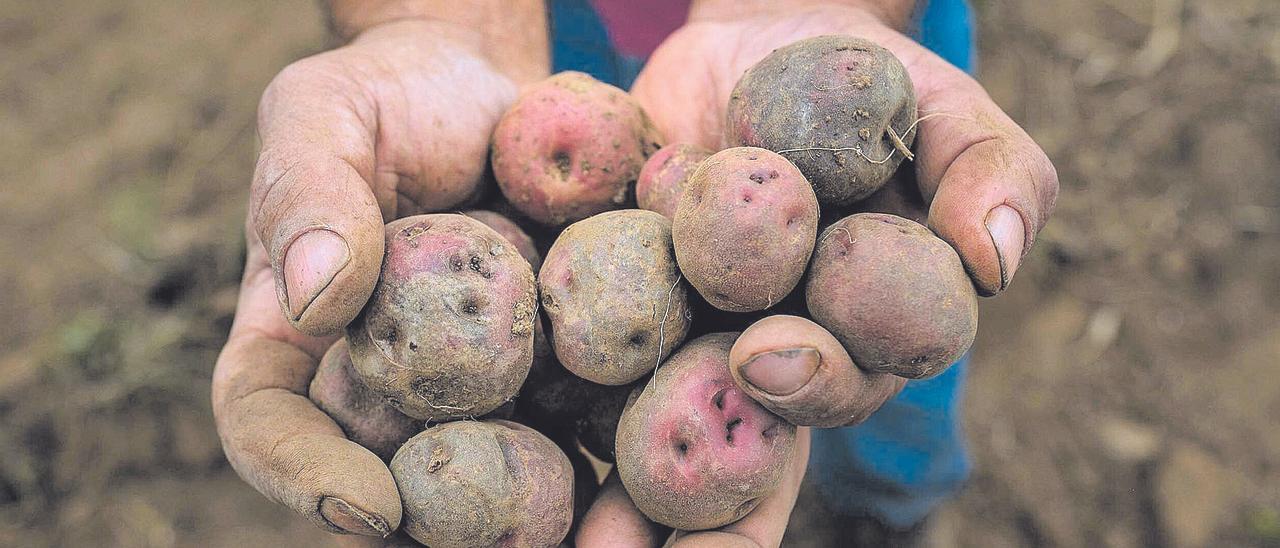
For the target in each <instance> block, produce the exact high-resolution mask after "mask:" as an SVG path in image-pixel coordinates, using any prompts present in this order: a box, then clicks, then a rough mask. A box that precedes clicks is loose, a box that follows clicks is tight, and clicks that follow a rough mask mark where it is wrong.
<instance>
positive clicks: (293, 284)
mask: <svg viewBox="0 0 1280 548" xmlns="http://www.w3.org/2000/svg"><path fill="white" fill-rule="evenodd" d="M349 257H350V250H348V249H347V242H346V240H343V239H342V237H341V236H339V235H337V234H335V233H334V232H333V231H330V230H325V229H315V230H312V231H310V232H307V233H304V234H303V235H301V236H298V238H297V239H295V240H294V241H293V243H292V244H290V245H289V249H288V251H286V252H285V256H284V287H285V297H286V298H287V299H288V302H289V314H290V315H291V316H292V317H293V319H295V320H296V319H298V318H300V317H302V313H303V312H306V310H307V307H308V306H311V301H314V300H315V299H316V296H318V295H320V292H321V291H324V288H325V287H328V286H329V282H332V281H333V277H334V276H337V275H338V272H339V271H341V270H342V267H344V266H346V265H347V260H348V259H349Z"/></svg>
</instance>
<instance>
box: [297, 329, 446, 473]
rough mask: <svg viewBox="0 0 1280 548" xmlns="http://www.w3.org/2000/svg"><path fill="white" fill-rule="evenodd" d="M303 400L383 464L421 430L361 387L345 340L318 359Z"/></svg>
mask: <svg viewBox="0 0 1280 548" xmlns="http://www.w3.org/2000/svg"><path fill="white" fill-rule="evenodd" d="M307 397H309V398H311V401H312V402H314V403H315V404H316V407H319V408H320V410H321V411H324V412H325V413H326V414H328V415H329V417H330V418H332V419H333V421H334V422H336V423H338V426H340V427H342V431H343V432H344V433H346V434H347V438H349V439H351V441H354V442H356V443H358V444H360V445H362V446H364V447H365V448H366V449H368V450H370V451H373V453H374V454H375V455H378V456H379V457H381V458H382V460H384V461H385V460H388V459H390V458H391V456H392V455H394V454H395V453H396V449H399V448H400V446H401V445H403V444H404V442H405V441H406V440H408V439H409V438H411V437H413V435H414V434H417V433H418V432H421V431H422V429H423V428H424V425H423V424H422V421H418V420H414V419H413V418H412V417H409V416H407V415H405V414H404V413H401V412H400V411H399V410H397V409H396V408H395V407H393V406H392V405H391V404H389V403H387V401H386V400H384V399H382V397H381V396H379V395H378V394H376V393H374V392H373V391H372V390H369V388H368V387H366V386H365V385H364V381H362V380H361V379H360V376H359V375H357V374H356V371H355V367H354V366H353V365H352V364H351V354H350V352H349V351H348V349H347V341H346V339H338V341H337V342H335V343H333V346H331V347H329V351H328V352H325V354H324V357H323V358H321V359H320V365H319V366H318V367H317V368H316V376H315V377H313V378H312V379H311V386H310V388H309V389H308V391H307Z"/></svg>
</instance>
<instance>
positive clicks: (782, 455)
mask: <svg viewBox="0 0 1280 548" xmlns="http://www.w3.org/2000/svg"><path fill="white" fill-rule="evenodd" d="M736 338H737V333H715V334H711V335H707V336H704V337H701V338H698V339H695V340H693V341H690V342H689V343H688V344H686V345H685V346H684V347H683V348H681V349H680V350H679V351H678V352H676V354H675V355H674V356H672V357H671V358H670V359H668V360H667V361H666V362H664V363H663V364H662V366H661V367H659V368H658V371H657V373H656V374H655V376H654V378H653V380H652V381H651V382H650V383H646V384H645V385H643V386H642V387H641V388H638V389H637V390H636V392H634V393H633V394H632V395H631V401H630V402H629V403H628V405H627V409H626V411H624V412H623V413H622V419H621V420H620V421H619V422H618V438H617V455H618V460H617V471H618V475H619V477H621V479H622V484H623V485H624V486H625V487H626V490H627V493H628V494H629V495H630V496H631V499H632V500H633V501H634V502H635V504H636V507H637V508H639V509H640V511H641V512H643V513H644V514H645V515H646V516H648V517H649V519H652V520H654V521H656V522H658V523H661V524H663V525H666V526H668V527H674V528H676V529H682V530H690V531H691V530H701V529H712V528H716V527H721V526H724V525H727V524H729V523H733V522H734V521H737V520H739V519H741V518H742V517H743V516H745V515H746V514H747V513H748V512H750V511H751V510H752V509H754V508H755V507H756V505H757V504H758V503H759V502H760V500H761V499H762V498H763V497H765V496H766V495H768V494H769V493H771V492H773V490H774V489H776V488H777V486H778V484H779V482H780V481H781V480H782V476H783V474H784V473H785V471H786V470H787V466H788V465H789V464H790V460H791V456H792V449H793V446H794V445H795V439H796V430H795V427H794V426H792V425H791V424H788V423H787V422H785V421H783V420H782V419H781V418H779V417H778V416H776V415H774V414H773V413H770V412H769V411H767V410H765V409H764V408H763V407H761V406H760V404H758V403H756V402H755V401H754V400H752V399H751V398H750V397H748V396H747V395H746V394H744V393H743V392H742V391H741V390H740V389H738V387H737V386H736V385H735V384H734V381H733V377H732V376H731V375H730V373H729V363H728V360H729V349H730V347H732V346H733V342H734V340H735V339H736Z"/></svg>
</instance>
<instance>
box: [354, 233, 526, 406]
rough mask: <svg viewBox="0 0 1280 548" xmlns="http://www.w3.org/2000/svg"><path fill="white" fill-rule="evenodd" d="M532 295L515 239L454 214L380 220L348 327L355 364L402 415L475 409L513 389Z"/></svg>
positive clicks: (521, 368)
mask: <svg viewBox="0 0 1280 548" xmlns="http://www.w3.org/2000/svg"><path fill="white" fill-rule="evenodd" d="M536 307H537V296H536V286H535V284H534V280H533V272H532V270H531V269H530V267H529V262H528V261H526V260H524V258H522V257H521V256H520V255H519V253H517V252H516V249H515V247H514V246H513V245H512V244H511V243H510V242H508V241H507V240H506V239H505V238H503V237H502V236H501V235H499V234H498V233H497V232H495V231H493V229H491V228H489V227H487V226H485V225H483V224H481V223H480V222H479V221H476V220H474V219H471V218H468V217H464V216H462V215H456V214H435V215H420V216H414V217H406V218H404V219H400V220H397V221H394V222H392V223H390V224H388V225H387V227H386V256H385V257H384V259H383V263H382V274H381V276H380V278H379V280H378V284H377V286H376V287H375V289H374V292H373V296H372V297H370V299H369V302H368V304H366V305H365V307H364V309H363V310H362V311H361V312H360V315H359V316H357V317H356V319H355V320H354V321H353V322H352V323H351V325H349V326H347V341H348V343H349V345H350V349H351V359H352V362H353V363H354V364H355V368H356V371H357V372H358V373H359V375H360V378H361V379H363V380H364V383H365V385H366V386H368V387H369V388H370V389H371V390H373V391H374V392H376V393H378V394H380V395H382V396H383V397H384V398H386V399H387V401H389V402H391V404H392V405H394V406H396V408H398V409H400V411H402V412H404V413H405V414H406V415H409V416H411V417H414V418H416V419H420V420H431V421H443V420H452V419H458V418H466V417H478V416H481V415H484V414H485V413H488V412H490V411H493V410H494V409H497V408H498V407H499V406H501V405H502V404H504V403H506V402H507V401H508V400H510V399H511V398H512V397H514V396H515V394H516V392H517V391H518V390H519V388H520V385H521V384H523V383H524V380H525V377H526V376H527V375H528V373H529V367H530V365H531V364H532V362H533V336H534V334H533V331H534V319H535V318H536V314H537V312H536Z"/></svg>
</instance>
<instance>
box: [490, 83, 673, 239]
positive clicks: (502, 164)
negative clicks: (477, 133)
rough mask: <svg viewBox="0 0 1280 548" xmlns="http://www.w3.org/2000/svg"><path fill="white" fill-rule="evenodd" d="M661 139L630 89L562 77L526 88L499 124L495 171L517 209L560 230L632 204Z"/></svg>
mask: <svg viewBox="0 0 1280 548" xmlns="http://www.w3.org/2000/svg"><path fill="white" fill-rule="evenodd" d="M659 141H660V138H659V136H658V132H657V130H656V129H654V127H653V123H652V122H651V121H650V120H649V117H648V116H646V115H645V113H644V111H643V110H642V109H641V108H640V105H639V103H637V102H636V101H635V100H634V99H632V98H631V96H630V95H628V94H627V93H626V92H625V91H622V90H621V89H618V88H616V87H613V86H610V85H608V84H605V83H602V82H600V81H598V80H596V79H595V78H592V77H591V76H589V75H586V74H583V73H581V72H561V73H559V74H556V75H553V76H551V77H550V78H548V79H546V80H544V81H542V82H539V83H536V84H533V85H531V86H529V87H528V88H526V89H525V90H524V91H523V92H522V93H521V94H520V97H519V98H518V99H516V102H515V104H513V105H512V106H511V108H510V110H508V111H507V112H506V113H505V114H503V116H502V119H501V120H499V121H498V126H497V128H495V129H494V132H493V145H492V147H493V149H492V152H491V158H492V161H493V172H494V176H495V177H496V178H497V180H498V186H499V187H500V188H501V189H502V193H503V194H504V195H505V196H506V197H507V199H508V200H509V201H510V202H511V204H512V205H514V206H515V207H516V209H519V210H520V211H521V212H523V213H524V214H525V215H528V216H529V217H530V218H532V219H533V220H535V221H538V222H540V223H543V224H546V225H556V226H558V225H563V224H565V223H569V222H573V221H578V220H581V219H585V218H587V217H590V216H592V215H595V214H596V213H600V212H603V211H608V210H610V209H618V208H621V207H624V206H626V205H627V204H628V203H630V202H631V201H632V199H633V198H632V192H634V187H633V185H634V184H635V182H636V177H637V176H639V175H640V169H641V167H643V166H644V162H645V160H646V159H647V158H648V157H649V155H651V154H653V153H654V152H655V151H656V150H658V147H659Z"/></svg>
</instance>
